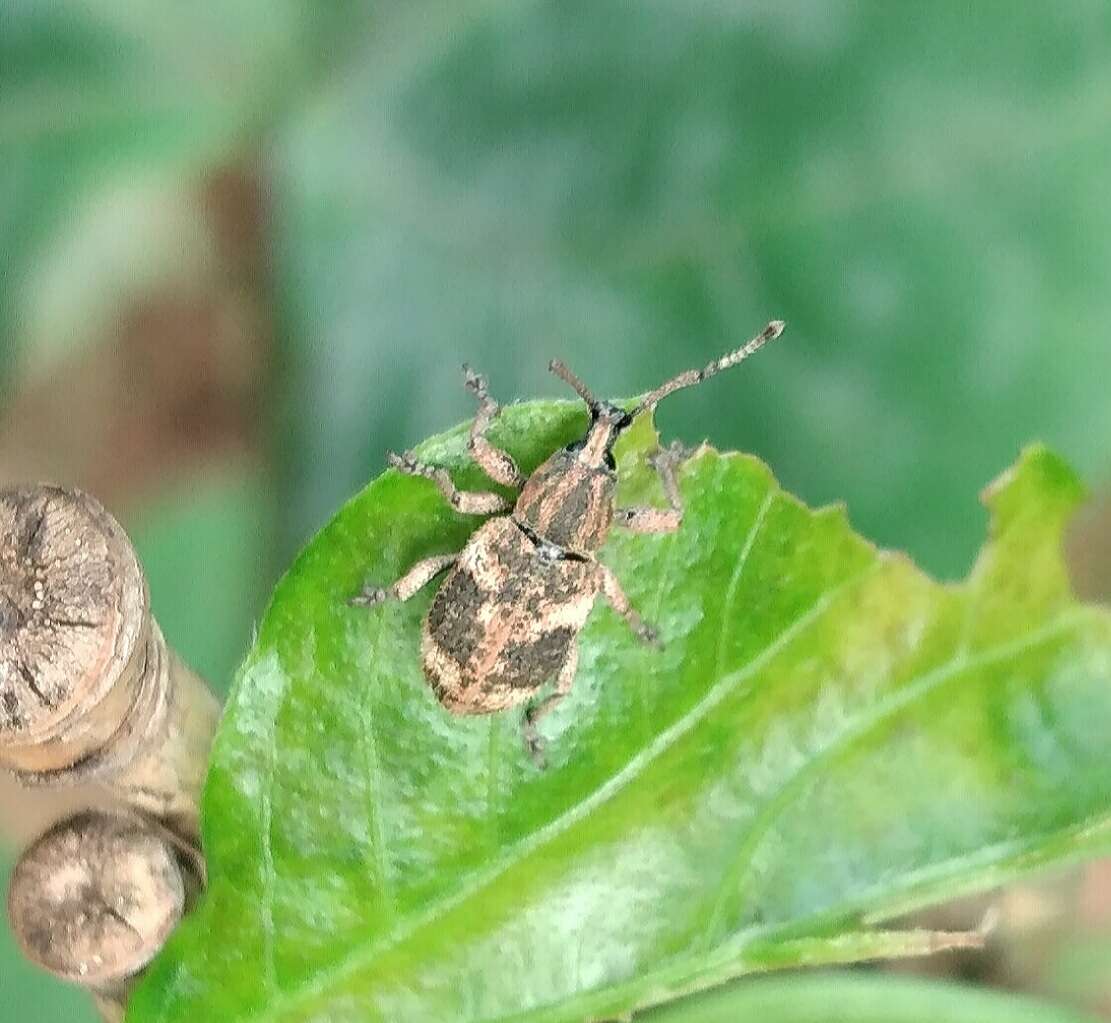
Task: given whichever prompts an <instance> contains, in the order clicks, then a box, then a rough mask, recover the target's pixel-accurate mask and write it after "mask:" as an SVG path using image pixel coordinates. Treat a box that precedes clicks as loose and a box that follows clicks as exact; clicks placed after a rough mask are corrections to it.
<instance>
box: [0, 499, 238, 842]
mask: <svg viewBox="0 0 1111 1023" xmlns="http://www.w3.org/2000/svg"><path fill="white" fill-rule="evenodd" d="M217 716H218V704H217V702H216V700H215V698H214V697H213V696H212V694H211V692H210V691H209V690H208V689H207V687H206V686H205V685H204V683H203V682H202V681H201V680H200V679H199V678H198V677H197V676H196V675H195V674H193V672H191V671H189V670H188V669H187V668H186V667H185V666H184V665H183V664H182V663H181V661H180V660H179V659H178V658H177V656H176V655H175V654H174V653H173V652H172V651H171V650H169V649H168V648H167V646H166V642H165V640H164V639H163V636H162V632H161V630H160V629H159V627H158V623H157V622H155V621H154V619H153V617H152V616H151V613H150V596H149V592H148V588H147V583H146V579H145V577H144V575H143V571H142V568H141V567H140V565H139V562H138V559H137V558H136V556H135V551H134V549H133V548H132V546H131V543H130V542H129V541H128V539H127V536H126V535H125V534H124V532H123V530H122V529H121V528H120V526H119V524H118V523H117V522H116V521H115V519H113V518H112V517H111V516H110V515H109V514H108V513H107V512H106V511H105V510H104V508H102V507H101V505H100V504H99V503H98V502H97V501H95V500H94V499H93V498H92V497H90V496H89V495H87V494H84V493H82V492H81V491H77V490H69V489H63V488H60V487H53V486H34V487H20V488H16V489H12V490H6V491H0V765H2V766H5V767H7V768H8V769H10V770H11V771H13V772H14V773H15V774H16V776H17V777H18V778H19V779H20V780H21V781H22V782H23V783H24V784H27V785H50V786H59V785H70V784H74V783H77V782H84V781H96V782H99V783H101V784H103V785H105V786H107V787H108V788H109V789H111V790H112V791H113V792H114V793H115V794H117V795H118V796H119V797H120V798H122V799H123V800H124V801H125V802H126V803H127V804H128V805H130V806H133V807H136V808H139V809H141V810H144V811H146V812H148V813H151V814H154V815H156V816H157V817H159V818H160V819H162V820H163V821H165V822H166V824H167V825H168V826H169V827H171V828H173V829H174V830H175V831H176V832H177V833H178V834H180V835H183V836H185V837H186V838H188V839H189V840H190V841H192V842H193V843H195V844H196V843H198V842H199V835H198V809H197V807H198V800H199V796H200V789H201V784H202V782H203V780H204V773H205V767H206V764H207V757H208V747H209V744H210V742H211V738H212V734H213V731H214V730H215V726H216V720H217Z"/></svg>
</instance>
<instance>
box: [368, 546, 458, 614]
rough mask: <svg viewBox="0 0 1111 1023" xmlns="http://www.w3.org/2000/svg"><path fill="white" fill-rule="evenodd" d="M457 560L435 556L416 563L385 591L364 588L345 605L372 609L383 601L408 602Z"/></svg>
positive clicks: (454, 556)
mask: <svg viewBox="0 0 1111 1023" xmlns="http://www.w3.org/2000/svg"><path fill="white" fill-rule="evenodd" d="M458 560H459V555H458V554H437V555H436V556H435V557H431V558H425V559H424V560H423V561H418V562H417V563H416V564H415V565H414V566H413V567H412V568H411V569H409V571H408V572H406V573H405V574H404V575H403V576H402V577H401V578H400V579H398V580H397V582H395V583H394V584H393V586H388V587H386V588H385V589H383V588H381V587H378V586H366V587H364V588H363V590H362V591H361V592H360V593H357V594H356V595H355V596H354V597H352V598H351V599H350V600H349V601H348V602H347V603H348V604H350V605H351V606H352V607H374V605H375V604H381V603H382V601H384V600H401V601H405V600H408V599H409V598H410V597H411V596H412V595H413V594H414V593H416V592H417V590H419V589H420V588H421V587H422V586H425V585H426V584H427V583H429V582H431V581H432V580H433V579H434V578H435V577H436V576H438V575H439V574H440V573H441V572H442V571H443V570H444V569H445V568H448V567H450V566H451V565H453V564H455V562H456V561H458Z"/></svg>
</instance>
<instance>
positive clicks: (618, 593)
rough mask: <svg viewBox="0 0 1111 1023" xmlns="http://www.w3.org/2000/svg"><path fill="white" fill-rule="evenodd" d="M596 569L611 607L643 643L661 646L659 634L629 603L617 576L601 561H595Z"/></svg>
mask: <svg viewBox="0 0 1111 1023" xmlns="http://www.w3.org/2000/svg"><path fill="white" fill-rule="evenodd" d="M597 565H598V571H599V573H601V580H602V592H603V593H604V594H605V596H606V600H608V601H609V603H610V607H612V608H613V609H614V610H615V611H616V612H617V613H618V614H619V615H621V617H622V618H624V619H625V622H626V623H627V624H628V626H629V628H630V629H632V630H633V633H634V634H635V635H636V637H637V639H639V640H640V641H641V642H643V643H649V644H651V645H652V646H656V647H658V646H661V645H662V644H661V643H660V634H659V633H658V632H657V631H656V630H655V629H654V628H653V627H652V626H651V625H649V624H648V623H647V622H646V621H645V620H644V619H643V618H641V617H640V615H639V614H637V610H636V608H635V607H633V605H632V604H631V603H629V598H628V597H627V596H626V595H625V591H624V590H623V589H622V588H621V583H620V582H619V581H618V579H617V576H615V575H614V574H613V572H611V571H610V570H609V569H608V568H606V566H605V565H603V564H602V563H601V562H597Z"/></svg>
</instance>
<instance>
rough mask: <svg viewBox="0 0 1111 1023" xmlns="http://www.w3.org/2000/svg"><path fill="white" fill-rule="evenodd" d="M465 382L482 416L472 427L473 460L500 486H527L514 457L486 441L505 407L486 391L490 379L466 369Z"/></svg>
mask: <svg viewBox="0 0 1111 1023" xmlns="http://www.w3.org/2000/svg"><path fill="white" fill-rule="evenodd" d="M463 382H464V385H465V386H466V388H467V390H468V391H470V392H471V394H473V395H474V396H475V397H476V398H477V399H478V412H477V413H476V414H475V417H474V422H473V423H471V436H470V439H469V440H468V441H467V448H468V450H469V451H470V452H471V457H472V458H473V459H474V460H475V461H476V462H477V463H478V464H479V466H480V468H481V469H482V471H483V472H484V473H486V475H487V476H489V477H490V479H492V480H494V481H495V482H496V483H500V484H502V486H506V487H513V488H514V489H520V488H521V487H522V486H523V485H524V482H525V478H524V476H522V475H521V470H520V469H518V468H517V463H516V462H514V461H513V456H512V455H510V454H509V453H508V452H506V451H502V449H501V448H496V447H494V445H493V444H491V443H490V441H489V440H487V439H486V431H487V430H489V429H490V424H491V423H492V422H493V421H494V420H495V419H496V418H497V417H498V415H499V413H500V412H501V406H500V405H499V404H498V403H497V402H496V401H494V399H493V398H491V397H490V392H489V391H487V389H486V377H484V376H482V374H481V373H476V372H475V371H474V370H473V369H471V367H470V366H466V365H465V366H464V367H463Z"/></svg>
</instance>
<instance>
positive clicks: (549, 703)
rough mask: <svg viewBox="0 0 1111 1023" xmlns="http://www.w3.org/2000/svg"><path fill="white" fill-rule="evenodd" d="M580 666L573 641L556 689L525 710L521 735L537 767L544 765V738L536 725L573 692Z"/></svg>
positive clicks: (557, 678) (556, 683)
mask: <svg viewBox="0 0 1111 1023" xmlns="http://www.w3.org/2000/svg"><path fill="white" fill-rule="evenodd" d="M578 666H579V648H578V646H577V645H576V644H574V643H572V644H571V646H570V648H569V649H568V651H567V660H565V661H564V662H563V667H561V668H560V669H559V674H558V675H556V680H555V689H554V690H552V692H551V693H550V694H549V695H548V696H545V697H544V699H543V700H541V701H540V702H539V703H535V704H533V705H532V706H531V707H529V709H528V710H526V711H525V716H524V718H523V719H522V720H521V736H522V737H523V738H524V740H525V749H527V750H528V753H529V756H530V757H532V759H533V761H534V762H535V764H536V766H537V767H543V766H544V740H543V739H542V738H541V736H540V733H539V732H538V731H537V730H536V726H537V725H538V724H539V723H540V722H541V721H542V720H543V719H544V718H546V717H547V716H548V715H549V714H550V713H551V712H552V711H553V710H555V709H556V707H557V706H558V705H559V704H560V702H561V701H562V700H564V699H565V698H566V697H567V694H568V693H569V692H571V683H573V682H574V681H575V671H576V670H577V668H578Z"/></svg>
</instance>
